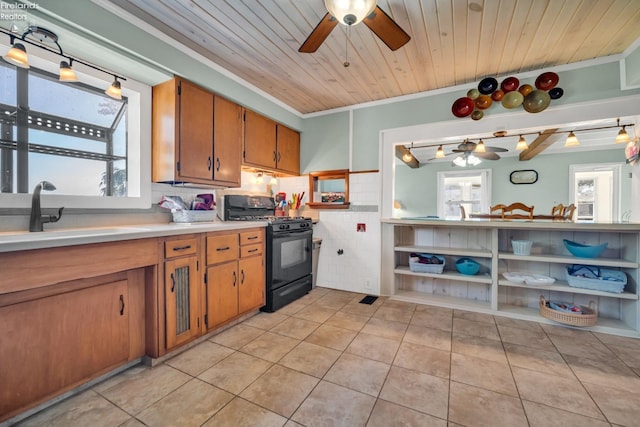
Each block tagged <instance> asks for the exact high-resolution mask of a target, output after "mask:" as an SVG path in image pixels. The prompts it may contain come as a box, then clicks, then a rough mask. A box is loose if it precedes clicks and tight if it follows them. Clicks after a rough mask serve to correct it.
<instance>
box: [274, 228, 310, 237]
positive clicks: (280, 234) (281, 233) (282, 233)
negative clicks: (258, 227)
mask: <svg viewBox="0 0 640 427" xmlns="http://www.w3.org/2000/svg"><path fill="white" fill-rule="evenodd" d="M305 233H308V234H313V231H312V230H293V231H278V232H277V233H274V234H273V238H274V239H278V238H284V237H289V236H294V235H296V234H305Z"/></svg>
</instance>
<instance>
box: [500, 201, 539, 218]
mask: <svg viewBox="0 0 640 427" xmlns="http://www.w3.org/2000/svg"><path fill="white" fill-rule="evenodd" d="M518 211H521V213H519V212H518ZM502 219H533V206H527V205H525V204H523V203H519V202H518V203H511V204H510V205H509V206H507V207H506V208H504V209H503V210H502Z"/></svg>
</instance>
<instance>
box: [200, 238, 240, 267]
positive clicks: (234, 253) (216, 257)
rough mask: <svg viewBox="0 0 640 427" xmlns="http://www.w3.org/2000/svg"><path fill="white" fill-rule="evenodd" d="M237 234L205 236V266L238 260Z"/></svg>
mask: <svg viewBox="0 0 640 427" xmlns="http://www.w3.org/2000/svg"><path fill="white" fill-rule="evenodd" d="M238 247H239V246H238V233H233V234H220V235H218V236H207V265H210V264H218V263H221V262H226V261H231V260H234V259H238V255H239V252H238Z"/></svg>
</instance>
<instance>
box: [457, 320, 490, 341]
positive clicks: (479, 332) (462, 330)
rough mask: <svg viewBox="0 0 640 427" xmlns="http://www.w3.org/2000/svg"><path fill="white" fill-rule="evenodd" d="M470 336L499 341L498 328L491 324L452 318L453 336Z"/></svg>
mask: <svg viewBox="0 0 640 427" xmlns="http://www.w3.org/2000/svg"><path fill="white" fill-rule="evenodd" d="M461 334H462V335H471V336H474V337H480V338H487V339H490V340H494V341H500V335H499V334H498V328H497V327H496V325H495V324H493V323H482V322H476V321H474V320H467V319H461V318H458V317H454V318H453V335H454V336H455V335H461Z"/></svg>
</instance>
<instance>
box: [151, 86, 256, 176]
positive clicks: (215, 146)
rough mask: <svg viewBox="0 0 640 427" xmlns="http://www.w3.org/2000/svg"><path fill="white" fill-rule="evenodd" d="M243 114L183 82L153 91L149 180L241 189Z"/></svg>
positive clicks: (229, 102) (234, 106)
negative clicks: (150, 178)
mask: <svg viewBox="0 0 640 427" xmlns="http://www.w3.org/2000/svg"><path fill="white" fill-rule="evenodd" d="M242 119H243V110H242V107H241V106H239V105H238V104H235V103H233V102H231V101H228V100H226V99H224V98H222V97H219V96H217V95H214V94H213V93H211V92H209V91H207V90H206V89H203V88H201V87H199V86H197V85H195V84H193V83H191V82H189V81H187V80H184V79H181V78H178V77H176V78H174V79H172V80H169V81H167V82H164V83H161V84H159V85H157V86H154V87H153V101H152V144H153V150H152V180H153V181H154V182H170V183H176V182H185V183H193V184H204V185H216V186H226V187H234V186H239V185H240V170H241V158H242V140H243V137H242V136H243V121H242Z"/></svg>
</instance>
